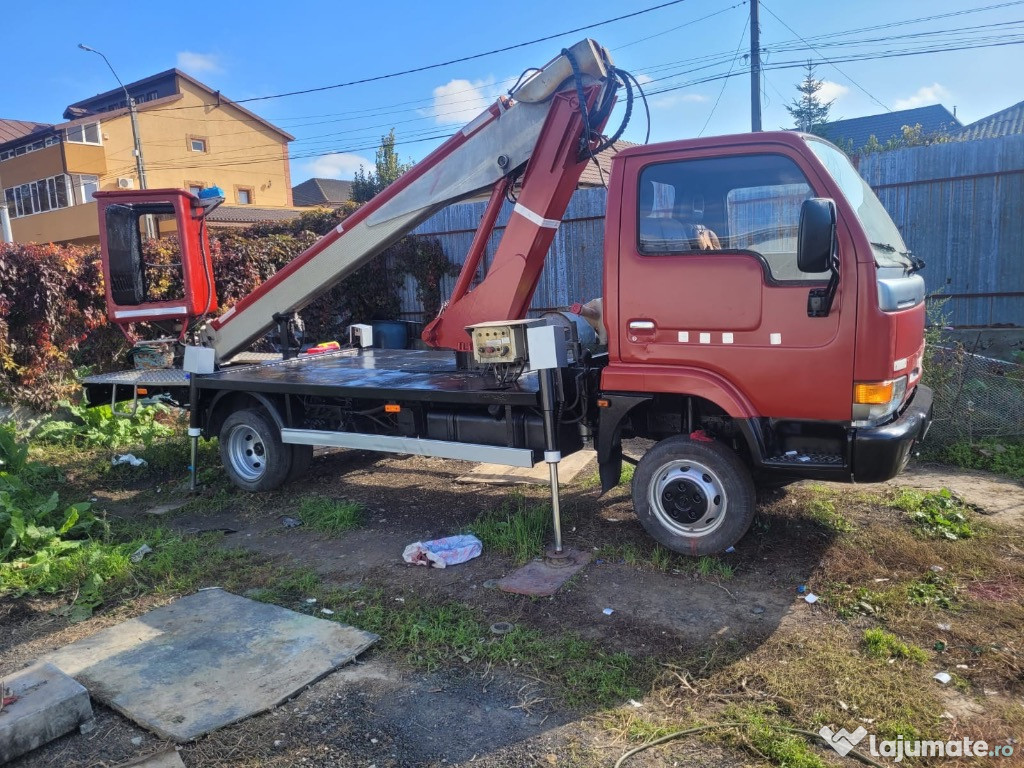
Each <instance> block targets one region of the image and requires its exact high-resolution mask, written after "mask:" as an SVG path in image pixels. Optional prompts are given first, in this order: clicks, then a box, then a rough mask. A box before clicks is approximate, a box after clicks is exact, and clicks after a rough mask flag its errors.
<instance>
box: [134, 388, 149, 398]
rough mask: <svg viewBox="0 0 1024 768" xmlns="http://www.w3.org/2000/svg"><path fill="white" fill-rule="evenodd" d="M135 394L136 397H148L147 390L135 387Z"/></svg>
mask: <svg viewBox="0 0 1024 768" xmlns="http://www.w3.org/2000/svg"><path fill="white" fill-rule="evenodd" d="M135 393H136V394H138V395H142V396H143V397H145V396H146V395H148V394H149V390H148V389H146V388H145V387H137V388H136V389H135Z"/></svg>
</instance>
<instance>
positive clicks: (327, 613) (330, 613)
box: [320, 608, 334, 616]
mask: <svg viewBox="0 0 1024 768" xmlns="http://www.w3.org/2000/svg"><path fill="white" fill-rule="evenodd" d="M320 613H322V614H323V615H324V616H333V615H334V611H332V610H331V609H330V608H321V609H320Z"/></svg>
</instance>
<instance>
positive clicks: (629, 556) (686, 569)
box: [595, 542, 736, 579]
mask: <svg viewBox="0 0 1024 768" xmlns="http://www.w3.org/2000/svg"><path fill="white" fill-rule="evenodd" d="M595 556H596V557H597V559H598V560H604V561H607V562H610V563H616V564H619V565H628V566H630V567H631V568H652V569H654V570H657V571H661V572H663V573H692V574H695V575H697V576H700V577H702V578H717V579H731V578H733V576H735V575H736V568H735V566H733V565H732V564H730V563H727V562H726V561H725V560H723V559H721V558H720V557H714V556H711V555H702V556H701V557H698V558H696V559H695V558H692V557H687V556H685V555H680V554H677V553H675V552H673V551H671V550H669V549H665V547H662V546H661V545H659V544H650V545H646V546H644V545H640V544H636V543H634V542H626V543H624V544H605V545H604V546H602V547H600V548H599V549H598V550H597V552H596V553H595Z"/></svg>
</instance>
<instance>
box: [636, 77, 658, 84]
mask: <svg viewBox="0 0 1024 768" xmlns="http://www.w3.org/2000/svg"><path fill="white" fill-rule="evenodd" d="M636 81H637V82H638V83H640V85H647V84H648V83H651V82H654V78H652V77H651V76H650V75H642V74H641V75H637V76H636Z"/></svg>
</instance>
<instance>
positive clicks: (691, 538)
mask: <svg viewBox="0 0 1024 768" xmlns="http://www.w3.org/2000/svg"><path fill="white" fill-rule="evenodd" d="M755 499H756V496H755V493H754V482H753V480H752V478H751V476H750V472H749V471H747V468H746V466H744V464H743V462H742V461H741V460H740V458H739V457H738V456H737V455H736V454H735V453H734V452H733V451H732V450H730V449H729V448H728V447H726V446H725V445H722V444H721V443H717V442H703V441H695V440H691V439H690V438H689V437H685V436H682V435H680V436H677V437H670V438H668V439H666V440H662V441H661V442H660V443H658V444H657V445H655V446H654V447H653V448H651V450H649V451H648V452H647V453H646V454H645V455H644V457H643V458H642V459H640V463H639V464H638V465H637V469H636V472H635V473H634V475H633V508H634V510H635V511H636V516H637V518H639V520H640V522H641V524H642V525H643V526H644V528H645V529H646V530H647V532H648V533H649V534H650V535H651V536H652V537H654V539H656V540H657V541H658V543H660V544H661V545H662V546H665V547H667V548H669V549H671V550H673V551H675V552H679V553H681V554H684V555H694V556H699V555H711V554H715V553H716V552H721V551H722V550H725V549H727V548H729V547H731V546H732V545H734V544H735V543H736V542H738V541H739V540H740V539H741V538H743V534H745V533H746V532H747V529H748V528H750V523H751V521H752V520H753V519H754V507H755Z"/></svg>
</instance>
